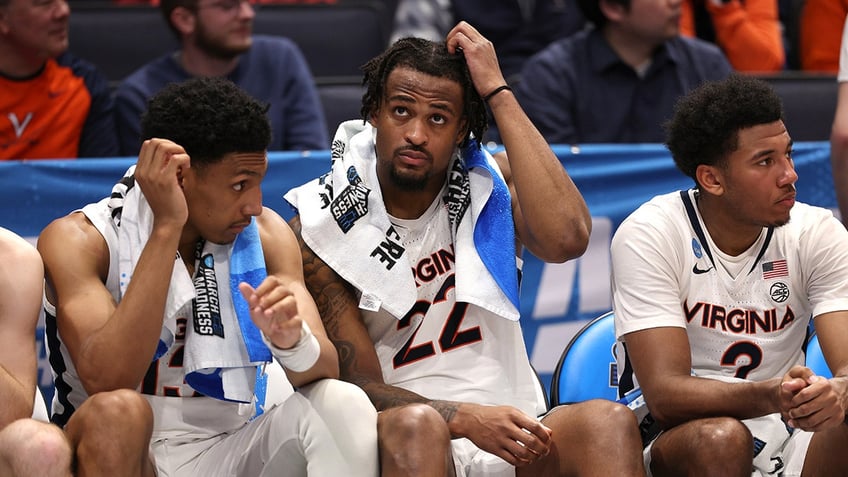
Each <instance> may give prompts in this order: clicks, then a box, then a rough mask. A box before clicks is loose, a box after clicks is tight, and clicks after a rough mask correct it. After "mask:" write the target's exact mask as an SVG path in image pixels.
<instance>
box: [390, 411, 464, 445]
mask: <svg viewBox="0 0 848 477" xmlns="http://www.w3.org/2000/svg"><path fill="white" fill-rule="evenodd" d="M377 434H378V436H379V439H380V444H381V447H385V446H391V445H394V444H396V445H401V446H403V445H409V443H415V442H426V443H427V445H434V446H435V445H438V443H439V442H442V443H444V444H445V445H447V444H449V443H450V432H449V431H448V426H447V423H446V422H445V420H444V418H442V416H441V415H440V414H439V413H438V411H436V410H435V409H434V408H432V407H431V406H428V405H426V404H409V405H406V406H403V407H397V408H392V409H388V410H386V411H383V412H381V413H380V416H379V418H378V420H377Z"/></svg>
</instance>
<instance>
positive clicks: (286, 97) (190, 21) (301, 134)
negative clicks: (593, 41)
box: [115, 0, 328, 156]
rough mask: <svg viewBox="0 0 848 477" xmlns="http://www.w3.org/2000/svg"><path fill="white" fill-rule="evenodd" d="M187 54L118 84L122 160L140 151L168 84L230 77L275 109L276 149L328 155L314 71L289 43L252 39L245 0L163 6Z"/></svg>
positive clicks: (168, 57)
mask: <svg viewBox="0 0 848 477" xmlns="http://www.w3.org/2000/svg"><path fill="white" fill-rule="evenodd" d="M159 8H160V10H161V11H162V15H163V16H164V18H165V19H166V21H167V22H168V26H169V27H170V28H171V30H172V31H173V32H174V34H175V35H176V36H177V39H178V40H179V42H180V48H178V49H177V50H176V51H173V52H170V53H167V54H165V55H163V56H161V57H159V58H157V59H154V60H153V61H151V62H149V63H147V64H145V65H144V66H142V67H141V68H139V69H138V70H136V71H135V72H133V73H132V74H130V75H129V76H128V77H127V78H125V79H124V80H123V81H122V82H121V84H120V85H119V86H118V89H117V92H116V99H115V101H116V106H115V107H116V122H117V128H118V134H119V142H120V150H121V154H122V155H126V156H131V155H135V154H137V153H138V150H139V147H141V142H142V140H141V126H140V121H141V113H142V112H143V111H144V109H145V106H146V103H147V100H148V99H149V98H150V97H151V96H153V95H154V94H155V93H156V92H158V91H159V90H160V89H162V88H163V87H164V86H165V85H167V84H168V83H176V82H182V81H185V80H187V79H189V78H192V77H197V76H204V77H225V78H227V79H229V80H231V81H232V82H233V83H235V84H236V85H238V86H239V87H240V88H241V89H243V90H244V91H245V92H247V93H248V94H249V95H251V96H252V97H253V98H254V99H256V100H258V101H260V102H262V103H266V104H267V105H268V117H269V118H270V120H271V134H272V142H271V144H270V145H269V148H268V150H269V151H284V150H310V149H325V148H326V147H327V143H328V140H327V133H326V131H327V128H326V126H325V120H324V113H323V110H322V108H321V102H320V99H319V97H318V92H317V90H316V88H315V85H314V80H313V78H312V73H311V72H310V70H309V67H308V66H307V63H306V60H305V59H304V57H303V54H302V53H301V51H300V49H299V48H298V47H297V45H295V43H294V42H292V41H291V40H289V39H287V38H283V37H277V36H261V35H257V36H254V35H253V19H254V17H255V15H256V10H255V9H254V6H253V5H252V3H251V2H249V1H246V0H163V1H162V2H160V4H159Z"/></svg>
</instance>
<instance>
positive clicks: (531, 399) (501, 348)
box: [361, 198, 537, 416]
mask: <svg viewBox="0 0 848 477" xmlns="http://www.w3.org/2000/svg"><path fill="white" fill-rule="evenodd" d="M391 220H392V223H393V224H394V225H395V228H396V229H397V230H398V233H399V234H400V236H401V239H402V241H403V244H404V247H405V249H406V252H405V253H408V254H409V263H410V264H412V274H413V275H414V277H415V283H416V286H417V291H418V300H417V301H416V303H415V305H414V306H413V308H412V309H411V310H409V312H407V314H406V315H405V316H404V317H403V318H402V319H400V320H398V319H397V318H396V317H394V316H392V315H391V314H389V313H388V312H386V311H384V310H382V309H380V310H377V311H368V310H364V309H363V310H361V311H362V314H363V317H364V321H365V325H366V327H367V329H368V333H369V335H370V336H371V340H372V341H373V342H374V346H375V348H376V350H377V355H378V356H379V359H380V365H381V366H382V370H383V378H384V380H385V381H386V383H389V384H392V385H395V386H399V387H402V388H404V389H407V390H409V391H412V392H415V393H418V394H420V395H422V396H426V397H428V398H431V399H440V400H452V401H467V402H475V403H479V404H491V405H511V406H515V407H517V408H519V409H521V410H523V411H524V412H525V413H527V414H528V415H531V416H535V415H536V409H537V406H536V404H537V403H536V391H535V386H536V384H535V381H534V379H533V370H532V368H531V367H530V362H529V359H528V357H527V351H526V349H525V345H524V339H523V337H522V333H521V327H520V325H519V323H518V322H515V321H511V320H507V319H505V318H501V317H499V316H497V315H495V314H492V313H491V312H489V311H486V310H484V309H482V308H480V307H477V306H474V305H471V304H468V303H462V302H456V299H455V295H454V283H455V273H456V269H455V262H454V248H453V240H452V237H451V231H450V221H449V219H448V211H447V208H446V207H445V206H444V205H443V203H442V200H441V198H439V199H437V200H436V201H435V202H434V203H433V205H432V206H431V207H430V209H429V210H428V211H427V212H425V214H424V215H423V216H422V217H420V218H419V219H415V220H400V219H395V218H392V219H391Z"/></svg>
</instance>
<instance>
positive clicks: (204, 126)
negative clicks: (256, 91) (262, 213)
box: [141, 78, 271, 166]
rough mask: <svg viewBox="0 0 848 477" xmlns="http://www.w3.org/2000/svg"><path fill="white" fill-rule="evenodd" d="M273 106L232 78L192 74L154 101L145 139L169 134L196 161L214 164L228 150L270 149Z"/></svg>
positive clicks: (144, 127)
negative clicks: (259, 100) (269, 112)
mask: <svg viewBox="0 0 848 477" xmlns="http://www.w3.org/2000/svg"><path fill="white" fill-rule="evenodd" d="M267 111H268V106H267V105H264V104H260V103H259V102H258V101H256V100H254V99H253V98H251V97H250V96H249V95H248V94H247V93H245V92H244V91H242V90H241V89H240V88H239V87H238V86H236V85H235V84H233V83H232V82H231V81H230V80H227V79H224V78H192V79H189V80H186V81H183V82H181V83H171V84H169V85H167V86H165V87H164V88H163V89H162V90H161V91H159V92H158V93H157V94H156V95H154V96H153V97H152V98H151V99H150V101H148V103H147V111H146V112H145V113H144V114H143V115H142V117H141V133H142V139H150V138H154V137H157V138H163V139H169V140H171V141H174V142H175V143H177V144H179V145H181V146H182V147H183V148H185V150H186V152H187V153H188V155H189V156H190V157H191V163H192V166H195V165H201V166H202V165H207V164H212V163H215V162H217V161H219V160H221V159H222V158H223V156H224V155H225V154H229V153H233V152H264V151H265V150H267V149H268V145H269V144H270V143H271V126H270V123H269V121H268V116H267Z"/></svg>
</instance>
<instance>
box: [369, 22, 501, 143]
mask: <svg viewBox="0 0 848 477" xmlns="http://www.w3.org/2000/svg"><path fill="white" fill-rule="evenodd" d="M398 67H407V68H411V69H413V70H415V71H419V72H421V73H424V74H426V75H430V76H435V77H437V78H447V79H449V80H451V81H455V82H457V83H459V85H460V86H461V87H462V91H463V111H462V115H463V117H464V118H465V119H466V120H467V121H468V132H469V133H471V134H472V135H473V137H474V141H475V142H476V143H477V147H478V148H479V147H480V142H481V141H482V139H483V133H484V132H486V128H487V127H488V121H487V119H486V106H485V104H484V103H483V99H482V98H481V97H480V94H479V93H477V89H476V88H474V83H473V82H472V81H471V74H470V73H469V72H468V65H466V63H465V57H464V56H463V55H462V53H461V52H457V53H456V54H453V55H452V54H450V53H448V48H447V45H446V44H445V42H443V41H442V42H434V41H430V40H424V39H422V38H402V39H400V40H398V41H396V42H395V43H394V44H393V45H392V46H391V47H389V48H388V49H387V50H386V51H384V52H383V53H381V54H380V55H378V56H376V57H374V58H372V59H371V60H370V61H368V62H367V63H365V65H363V66H362V70H363V71H364V73H365V75H364V77H363V79H362V84H363V85H365V86H366V91H365V94H363V95H362V109H361V110H360V114H361V115H362V119H364V120H368V119H369V118H370V117H371V116H373V115H374V114H376V113H377V110H379V109H380V105H381V104H382V102H383V101H384V99H385V94H386V91H385V89H386V80H387V79H388V77H389V74H390V73H391V72H392V71H394V69H395V68H398ZM469 139H470V137H469V136H468V135H466V137H465V139H463V141H462V143H461V144H460V146H461V147H465V146H466V145H467V144H468V141H469Z"/></svg>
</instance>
